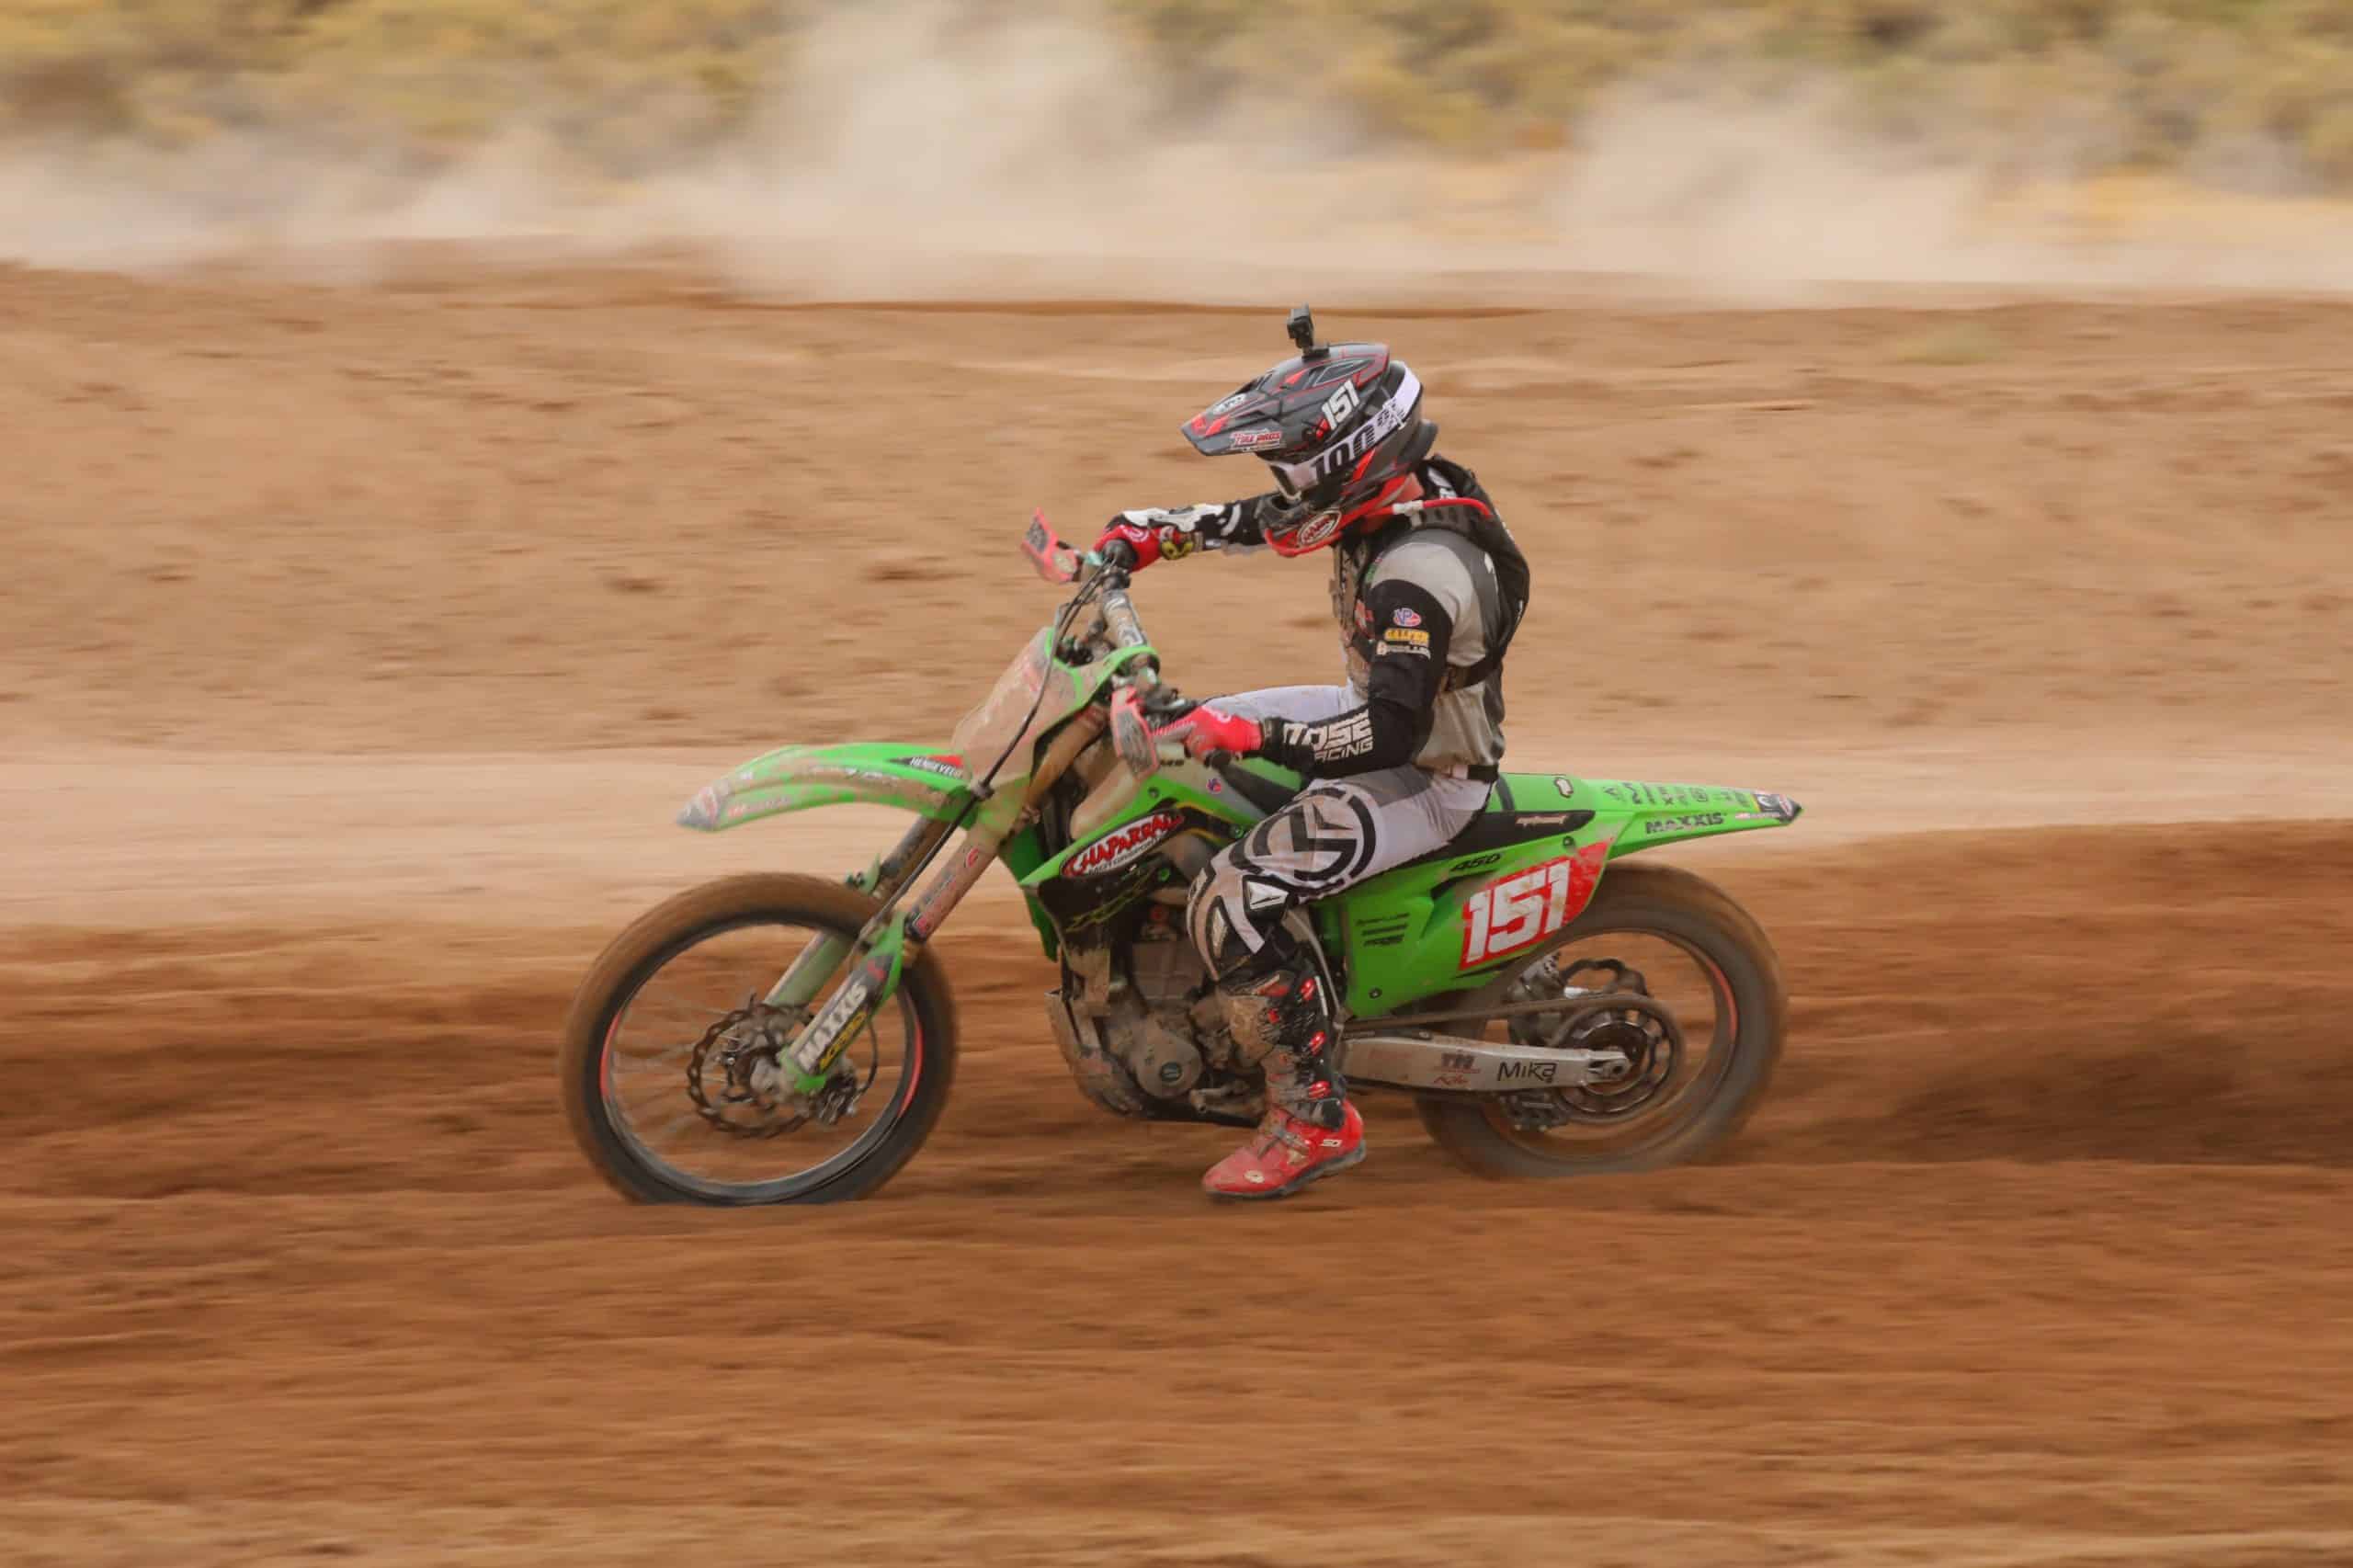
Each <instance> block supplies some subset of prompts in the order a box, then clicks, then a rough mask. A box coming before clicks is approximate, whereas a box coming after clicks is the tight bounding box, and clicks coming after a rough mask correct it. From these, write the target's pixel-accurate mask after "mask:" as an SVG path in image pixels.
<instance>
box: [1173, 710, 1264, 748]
mask: <svg viewBox="0 0 2353 1568" xmlns="http://www.w3.org/2000/svg"><path fill="white" fill-rule="evenodd" d="M1152 738H1153V739H1154V740H1156V741H1157V740H1171V741H1181V742H1182V743H1184V746H1185V755H1186V756H1194V757H1200V756H1208V755H1209V754H1210V753H1211V752H1213V751H1222V752H1225V753H1227V754H1228V755H1229V756H1249V755H1250V754H1251V753H1252V752H1254V751H1256V750H1257V749H1258V748H1259V747H1260V746H1262V745H1264V744H1266V743H1267V734H1266V731H1265V730H1263V729H1261V728H1260V727H1259V724H1258V721H1257V720H1256V719H1245V718H1243V717H1242V716H1241V715H1240V714H1238V713H1222V712H1220V711H1218V710H1216V709H1214V708H1211V707H1210V706H1208V705H1207V704H1203V705H1202V706H1200V707H1199V708H1196V709H1194V710H1192V711H1191V712H1189V713H1188V714H1186V715H1185V716H1184V717H1183V718H1182V719H1179V720H1177V721H1176V722H1174V723H1170V724H1163V725H1162V726H1161V727H1160V728H1159V729H1157V730H1154V732H1153V733H1152Z"/></svg>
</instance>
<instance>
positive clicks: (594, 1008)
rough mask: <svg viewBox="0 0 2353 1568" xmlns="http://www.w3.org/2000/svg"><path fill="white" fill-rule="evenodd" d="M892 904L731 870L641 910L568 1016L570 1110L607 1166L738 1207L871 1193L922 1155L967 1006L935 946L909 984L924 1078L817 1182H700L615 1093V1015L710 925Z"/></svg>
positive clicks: (588, 1151) (664, 1197)
mask: <svg viewBox="0 0 2353 1568" xmlns="http://www.w3.org/2000/svg"><path fill="white" fill-rule="evenodd" d="M880 907H881V905H880V904H879V903H876V901H875V900H874V899H872V898H870V897H869V896H868V895H867V894H865V893H862V892H858V890H857V889H855V888H850V887H846V886H844V885H843V884H841V883H839V882H829V881H824V880H822V879H820V878H816V877H801V876H791V875H788V874H785V873H782V872H763V873H755V874H752V875H747V876H740V877H728V878H725V879H723V880H722V881H715V882H707V883H705V884H704V885H702V886H701V887H699V888H692V889H689V890H688V891H687V892H683V893H680V894H678V895H677V896H676V897H675V898H672V899H669V900H667V901H665V903H659V904H656V905H655V906H654V908H653V909H651V910H648V911H647V912H646V913H645V914H644V915H641V916H639V917H638V919H637V920H636V922H635V923H634V924H632V925H631V926H630V927H629V928H628V929H627V930H625V931H623V932H622V933H621V934H620V936H619V937H615V938H614V939H613V941H612V944H611V945H610V946H609V947H608V948H607V949H605V951H604V953H603V954H602V955H601V956H600V957H599V958H598V959H597V961H596V963H595V964H594V965H593V966H592V967H591V968H590V969H589V971H588V973H587V976H586V978H585V979H584V980H582V982H581V983H580V990H579V992H578V994H576V995H575V996H574V998H573V1003H572V1008H571V1011H570V1012H569V1013H568V1014H567V1015H566V1016H565V1017H564V1023H563V1051H562V1057H561V1062H560V1067H559V1071H560V1074H561V1083H562V1093H563V1111H564V1119H565V1120H566V1121H567V1122H569V1123H570V1124H571V1128H572V1136H573V1141H574V1142H576V1143H578V1144H579V1146H580V1152H581V1153H583V1154H585V1155H586V1156H587V1159H588V1163H589V1164H590V1165H593V1166H595V1167H596V1169H597V1175H599V1176H603V1177H604V1178H605V1180H606V1181H607V1183H608V1184H609V1185H610V1186H611V1187H613V1189H614V1190H615V1191H617V1192H619V1193H620V1195H621V1196H622V1197H623V1198H626V1199H631V1201H632V1202H637V1203H698V1204H703V1205H706V1206H710V1207H716V1208H733V1207H741V1206H745V1205H748V1204H755V1203H835V1202H842V1201H846V1200H848V1199H859V1198H868V1197H871V1196H872V1195H873V1194H874V1193H875V1192H876V1191H877V1190H878V1189H880V1188H881V1186H882V1185H883V1183H885V1182H887V1181H889V1180H890V1179H891V1178H892V1176H896V1175H897V1174H898V1172H899V1169H900V1167H901V1166H903V1165H905V1164H906V1163H907V1162H908V1161H909V1160H911V1159H913V1158H914V1157H915V1151H916V1150H917V1149H919V1148H921V1147H922V1146H923V1142H924V1140H925V1139H926V1138H928V1137H929V1136H930V1135H931V1130H932V1128H933V1127H934V1126H936V1125H937V1124H938V1120H939V1113H940V1111H941V1110H942V1109H943V1108H946V1106H947V1104H948V1090H949V1084H950V1082H951V1081H952V1079H953V1078H954V1076H955V1068H956V1009H955V1005H954V1002H953V999H952V998H951V997H950V996H949V991H948V984H947V981H946V978H945V977H944V976H943V975H942V974H941V972H940V969H939V965H938V961H937V960H934V959H933V957H932V956H931V954H930V953H929V952H928V951H926V952H924V953H922V954H921V955H919V956H918V957H916V958H915V960H913V961H911V962H909V963H908V964H907V965H906V967H905V969H904V972H903V974H902V976H901V979H900V982H899V994H900V995H901V996H903V997H904V998H906V999H907V1001H908V1002H909V1004H910V1005H911V1006H912V1007H913V1009H914V1013H915V1024H916V1028H915V1036H914V1040H915V1050H916V1051H919V1052H920V1059H919V1061H918V1062H916V1063H915V1085H914V1089H913V1092H912V1093H911V1094H910V1095H909V1096H907V1102H906V1104H905V1105H904V1106H893V1107H891V1108H889V1110H888V1112H887V1114H889V1115H890V1116H891V1117H892V1122H891V1125H890V1127H889V1130H888V1132H887V1133H886V1134H885V1135H884V1136H883V1137H882V1138H881V1140H880V1141H879V1142H877V1143H876V1144H875V1146H874V1147H873V1148H872V1149H870V1150H869V1151H868V1152H867V1153H865V1154H863V1155H862V1156H861V1157H860V1158H858V1160H857V1161H856V1163H855V1164H852V1165H848V1166H847V1168H846V1169H843V1170H841V1171H839V1172H837V1173H835V1174H833V1175H831V1176H827V1177H826V1178H825V1179H824V1180H823V1181H822V1182H820V1183H819V1184H817V1185H815V1186H813V1187H810V1188H808V1189H807V1190H805V1191H795V1192H792V1193H790V1194H789V1195H783V1196H778V1197H750V1196H745V1197H733V1196H726V1195H718V1194H713V1193H710V1192H706V1191H697V1190H695V1189H694V1188H692V1187H686V1186H683V1185H680V1184H679V1183H678V1182H676V1181H675V1180H672V1179H669V1178H668V1177H666V1176H665V1174H664V1173H663V1171H662V1170H660V1169H659V1168H657V1167H656V1166H655V1165H654V1164H652V1163H651V1162H650V1161H648V1160H647V1159H646V1158H645V1157H644V1156H643V1155H642V1154H641V1153H639V1152H638V1150H637V1148H636V1147H635V1146H634V1144H633V1142H632V1141H631V1140H630V1139H628V1138H626V1137H624V1136H623V1135H622V1133H621V1131H620V1130H619V1129H618V1128H617V1127H616V1126H615V1125H614V1120H613V1115H612V1108H611V1107H610V1106H609V1105H608V1102H607V1100H606V1096H605V1052H606V1051H607V1049H608V1044H609V1042H610V1040H611V1038H612V1034H613V1028H614V1024H615V1021H616V1020H617V1018H618V1017H620V1013H621V1012H622V1010H623V1009H624V1008H625V1007H627V1006H628V1005H629V1003H630V1002H631V999H632V998H633V997H634V996H635V995H636V994H637V993H638V992H639V990H640V989H641V988H642V987H643V985H644V984H645V983H646V982H647V981H648V980H650V979H652V978H653V976H654V973H655V971H658V970H660V969H661V967H662V966H663V965H664V964H665V963H667V962H668V961H669V960H671V959H672V958H673V957H675V956H676V955H677V954H679V953H681V952H684V951H685V950H687V949H688V948H691V947H692V946H694V945H695V943H696V942H698V941H699V940H700V939H702V938H703V937H708V936H710V935H711V934H713V933H715V932H720V931H725V930H728V929H731V928H734V927H740V926H756V925H759V924H762V923H763V922H771V921H772V922H776V923H779V924H785V925H797V926H810V927H823V928H825V929H829V930H833V931H835V932H839V933H841V934H844V935H847V936H855V935H856V934H857V933H858V930H859V929H860V928H861V927H863V926H865V924H866V923H867V921H869V920H870V919H871V918H873V915H874V912H875V911H876V910H877V909H878V908H880Z"/></svg>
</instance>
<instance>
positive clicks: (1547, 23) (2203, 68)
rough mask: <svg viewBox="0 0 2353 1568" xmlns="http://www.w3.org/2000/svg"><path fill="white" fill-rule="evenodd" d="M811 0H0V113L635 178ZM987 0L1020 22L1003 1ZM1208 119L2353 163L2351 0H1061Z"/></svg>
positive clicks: (2266, 180) (717, 134) (2209, 177)
mask: <svg viewBox="0 0 2353 1568" xmlns="http://www.w3.org/2000/svg"><path fill="white" fill-rule="evenodd" d="M823 4H824V0H627V3H624V0H0V137H13V138H17V139H22V138H27V137H44V136H50V137H54V136H68V137H74V138H77V139H82V140H85V141H86V140H91V139H96V140H98V141H101V142H106V141H118V142H124V143H129V144H143V145H160V146H165V147H176V146H185V145H188V144H191V143H195V142H202V141H204V140H206V139H208V138H210V137H216V136H219V135H222V134H223V133H226V132H234V131H260V130H280V131H297V132H299V133H301V134H302V135H303V136H305V137H308V138H312V139H314V140H315V139H325V140H327V141H329V142H334V141H336V140H348V141H349V142H351V143H352V144H353V145H354V146H359V147H365V148H367V149H368V150H369V151H370V152H372V153H383V152H384V151H385V150H386V149H388V148H390V149H393V150H395V152H396V153H397V154H398V155H399V156H401V157H404V158H410V159H415V160H417V161H420V162H425V163H430V162H432V161H434V160H437V159H442V158H447V157H449V156H452V155H454V154H456V153H460V152H463V151H465V150H467V149H470V148H472V147H475V146H478V145H479V144H481V143H482V142H483V140H484V139H486V138H488V137H490V136H492V135H494V134H495V133H497V132H499V131H502V130H505V129H507V128H510V127H511V126H513V125H514V124H516V123H517V122H518V121H520V122H528V123H529V124H530V125H531V126H532V127H533V128H534V129H535V131H537V132H538V133H539V134H540V135H541V136H543V137H546V138H549V139H551V140H552V142H554V143H555V144H557V145H560V146H562V147H563V148H564V149H565V150H567V151H568V152H571V153H574V154H576V155H577V156H578V157H580V158H581V159H583V160H584V161H585V163H587V164H589V165H593V166H596V167H597V168H599V169H601V170H604V171H606V172H609V173H613V174H619V175H624V176H625V175H626V174H628V173H629V172H630V171H631V167H632V166H633V165H635V164H637V163H639V162H641V161H645V160H651V159H653V158H655V157H666V156H669V155H672V154H674V153H676V151H677V150H678V148H679V147H680V146H681V145H682V144H684V145H691V144H694V143H697V142H705V141H710V140H715V139H720V138H723V137H725V136H727V135H728V134H730V133H731V132H733V131H736V130H738V129H740V128H741V127H742V126H743V124H744V123H745V121H746V119H748V118H749V117H751V116H752V115H754V114H756V112H758V110H759V109H760V108H761V106H762V105H763V103H764V102H765V101H766V97H767V93H768V92H769V91H770V89H771V88H772V86H773V85H775V84H776V83H778V82H779V81H780V80H781V79H782V73H783V72H784V70H785V69H786V68H787V67H788V66H789V65H790V59H791V54H792V51H793V47H794V42H795V39H796V35H797V34H798V33H799V32H800V31H801V29H802V28H805V27H806V26H807V25H808V23H809V21H810V19H811V18H812V17H813V16H814V15H815V14H816V13H817V12H818V11H819V10H820V9H821V7H822V6H823ZM965 8H966V9H967V10H971V11H973V12H976V13H978V14H980V15H982V16H983V17H987V16H991V15H995V16H1006V17H1023V16H1033V15H1035V14H1037V12H1038V11H1039V10H1040V7H1039V6H1035V5H1020V4H1017V3H1015V0H966V7H965ZM1063 10H1076V11H1077V12H1078V13H1079V14H1082V15H1088V16H1093V17H1099V18H1102V19H1105V20H1107V21H1108V23H1109V24H1110V25H1111V26H1113V27H1114V28H1118V29H1120V30H1121V31H1123V32H1125V33H1126V34H1128V35H1129V36H1131V38H1132V39H1133V40H1136V42H1137V43H1138V45H1139V46H1140V47H1141V48H1142V49H1143V50H1144V51H1146V53H1147V54H1148V55H1149V56H1150V57H1152V58H1153V59H1154V60H1155V61H1157V62H1159V63H1160V64H1161V65H1162V66H1163V67H1164V68H1165V70H1166V71H1167V72H1168V73H1169V74H1170V75H1171V77H1172V79H1173V80H1174V81H1175V82H1176V84H1177V85H1178V89H1179V93H1180V97H1181V101H1182V102H1184V103H1185V104H1188V105H1190V106H1197V107H1198V108H1199V110H1200V112H1202V113H1203V114H1204V115H1208V114H1211V113H1218V112H1224V111H1227V110H1241V111H1244V112H1245V113H1246V112H1247V111H1248V110H1250V108H1252V106H1253V105H1257V104H1266V103H1268V102H1271V101H1273V100H1274V99H1275V98H1276V97H1278V96H1279V97H1282V98H1283V99H1286V100H1288V101H1292V102H1296V101H1298V100H1300V99H1302V98H1303V97H1305V98H1320V99H1327V100H1333V101H1336V103H1337V104H1338V105H1340V106H1342V107H1344V108H1347V109H1349V110H1351V111H1353V117H1352V123H1356V124H1360V125H1361V126H1362V127H1364V128H1365V130H1366V131H1367V132H1368V133H1369V135H1370V137H1371V138H1373V139H1374V140H1375V141H1376V142H1378V141H1380V140H1387V141H1390V142H1396V143H1402V144H1419V145H1427V146H1435V147H1437V148H1439V149H1442V150H1445V151H1449V152H1453V153H1464V154H1487V153H1499V152H1511V151H1525V150H1529V149H1547V148H1552V147H1558V146H1563V145H1566V144H1572V143H1573V142H1574V138H1575V136H1576V133H1577V126H1578V123H1579V119H1580V117H1581V116H1582V115H1583V114H1585V113H1586V111H1587V110H1589V109H1591V108H1593V107H1594V106H1595V105H1596V104H1597V102H1599V101H1600V97H1601V95H1602V94H1603V93H1604V92H1605V91H1606V90H1607V89H1608V88H1609V87H1611V86H1613V85H1619V84H1622V83H1624V82H1626V81H1627V80H1629V79H1631V78H1635V77H1641V78H1643V79H1645V80H1648V81H1651V82H1653V83H1662V84H1665V86H1664V87H1663V89H1662V90H1665V91H1670V92H1675V91H1680V92H1687V93H1689V94H1692V95H1694V96H1698V95H1700V94H1711V95H1724V94H1731V95H1733V96H1735V97H1739V96H1755V97H1759V98H1763V97H1770V96H1772V95H1774V94H1776V93H1780V92H1785V91H1787V90H1789V89H1790V87H1791V86H1793V85H1802V84H1807V83H1812V82H1814V81H1817V80H1821V79H1825V78H1826V79H1828V80H1831V81H1835V82H1839V83H1843V84H1845V85H1847V86H1849V87H1850V88H1851V89H1852V91H1851V93H1850V94H1849V95H1847V97H1848V98H1849V99H1850V107H1849V108H1848V109H1847V114H1848V115H1849V117H1850V118H1851V119H1853V120H1854V121H1855V123H1856V127H1857V129H1859V130H1862V131H1869V132H1870V133H1872V134H1873V135H1875V136H1876V137H1879V138H1881V139H1884V140H1887V141H1890V142H1896V143H1900V144H1910V145H1915V146H1917V147H1919V148H1921V149H1923V150H1924V151H1927V152H1929V153H1948V152H1949V153H1952V154H1954V155H1956V156H1971V157H1977V158H1984V157H1985V156H1986V155H1987V154H1988V153H1989V152H1994V153H1997V154H1998V153H1999V151H2000V149H2002V148H2005V147H2008V148H2016V147H2020V146H2026V145H2030V144H2034V143H2037V142H2040V144H2041V145H2044V146H2052V145H2063V146H2064V148H2065V149H2066V153H2065V156H2066V159H2067V162H2068V165H2069V166H2068V168H2067V169H2066V171H2065V172H2068V173H2074V174H2095V173H2109V172H2114V171H2118V170H2165V171H2176V172H2179V173H2182V174H2185V175H2187V176H2189V177H2191V178H2193V179H2196V180H2200V181H2201V182H2204V183H2211V184H2218V185H2223V186H2239V187H2265V186H2279V185H2289V186H2292V185H2296V184H2299V183H2311V182H2317V183H2319V184H2322V185H2325V186H2329V187H2336V188H2339V189H2353V0H1290V4H1288V5H1285V6H1267V5H1266V4H1265V3H1264V0H1094V3H1093V4H1092V5H1086V4H1082V3H1080V0H1071V4H1069V5H1066V6H1063Z"/></svg>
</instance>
